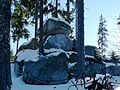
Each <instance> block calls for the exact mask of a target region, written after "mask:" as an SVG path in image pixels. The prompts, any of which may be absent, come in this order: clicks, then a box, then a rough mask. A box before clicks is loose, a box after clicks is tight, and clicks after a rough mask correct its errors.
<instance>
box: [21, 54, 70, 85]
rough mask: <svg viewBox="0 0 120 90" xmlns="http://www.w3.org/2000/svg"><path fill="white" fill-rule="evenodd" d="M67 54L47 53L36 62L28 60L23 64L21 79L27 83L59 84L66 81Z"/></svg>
mask: <svg viewBox="0 0 120 90" xmlns="http://www.w3.org/2000/svg"><path fill="white" fill-rule="evenodd" d="M66 59H67V56H66V54H65V53H60V54H59V55H58V56H52V55H50V56H49V55H47V56H45V57H44V58H43V57H42V60H41V57H40V58H39V60H38V61H37V62H33V61H28V62H25V64H24V73H23V81H24V82H25V83H27V84H61V83H67V82H68V66H67V63H66Z"/></svg>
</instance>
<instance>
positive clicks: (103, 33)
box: [98, 15, 108, 56]
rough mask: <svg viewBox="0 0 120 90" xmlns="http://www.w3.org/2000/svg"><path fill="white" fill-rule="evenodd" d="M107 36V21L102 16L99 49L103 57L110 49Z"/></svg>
mask: <svg viewBox="0 0 120 90" xmlns="http://www.w3.org/2000/svg"><path fill="white" fill-rule="evenodd" d="M107 35H108V30H107V29H106V20H105V19H104V18H103V16H102V15H101V16H100V23H99V29H98V49H99V51H100V53H101V55H102V56H104V55H105V52H106V48H107V47H108V45H107Z"/></svg>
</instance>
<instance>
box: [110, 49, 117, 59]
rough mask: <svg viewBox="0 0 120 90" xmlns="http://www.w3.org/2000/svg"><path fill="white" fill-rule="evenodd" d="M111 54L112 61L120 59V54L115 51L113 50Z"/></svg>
mask: <svg viewBox="0 0 120 90" xmlns="http://www.w3.org/2000/svg"><path fill="white" fill-rule="evenodd" d="M110 56H111V60H112V61H118V60H119V56H118V55H117V54H116V52H115V51H112V52H111V55H110Z"/></svg>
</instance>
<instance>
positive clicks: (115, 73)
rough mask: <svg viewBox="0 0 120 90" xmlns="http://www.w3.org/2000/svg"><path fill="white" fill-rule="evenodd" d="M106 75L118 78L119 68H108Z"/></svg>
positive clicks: (119, 74)
mask: <svg viewBox="0 0 120 90" xmlns="http://www.w3.org/2000/svg"><path fill="white" fill-rule="evenodd" d="M106 73H108V74H110V75H112V76H120V66H109V67H107V69H106Z"/></svg>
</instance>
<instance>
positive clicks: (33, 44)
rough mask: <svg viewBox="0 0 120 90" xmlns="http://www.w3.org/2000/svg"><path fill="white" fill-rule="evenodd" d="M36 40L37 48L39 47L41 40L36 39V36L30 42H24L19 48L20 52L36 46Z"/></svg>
mask: <svg viewBox="0 0 120 90" xmlns="http://www.w3.org/2000/svg"><path fill="white" fill-rule="evenodd" d="M35 42H36V48H39V42H38V40H35V39H34V38H32V39H31V40H30V41H29V42H26V43H23V44H22V45H21V46H20V47H19V49H18V52H19V51H21V50H24V49H33V50H34V47H35Z"/></svg>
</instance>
